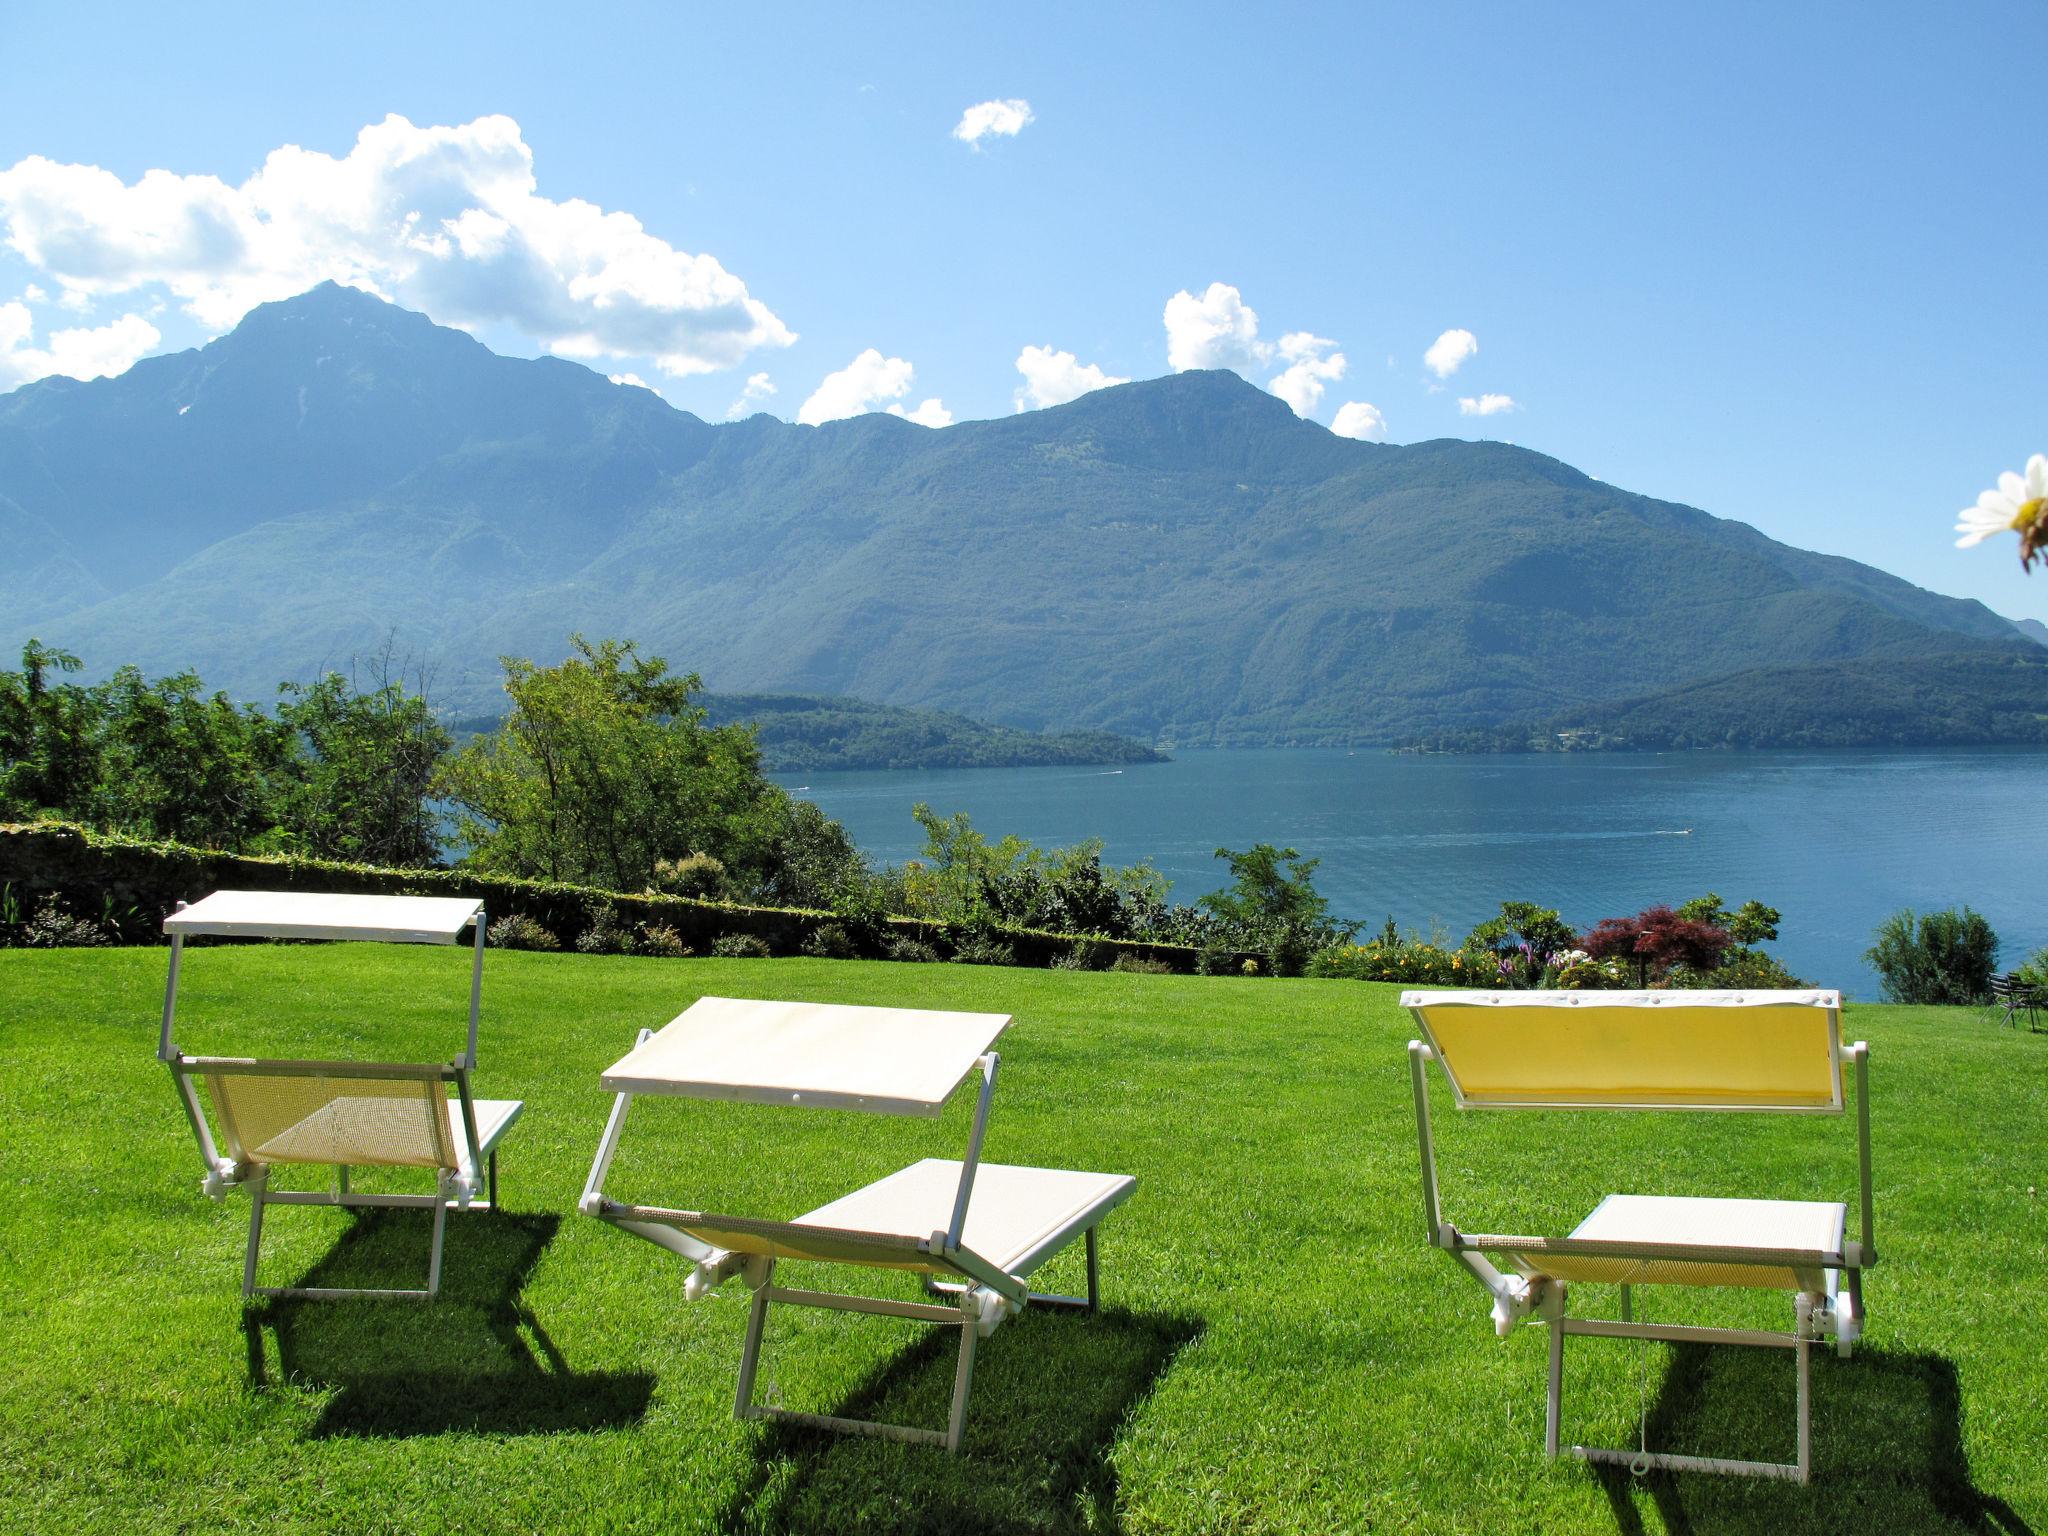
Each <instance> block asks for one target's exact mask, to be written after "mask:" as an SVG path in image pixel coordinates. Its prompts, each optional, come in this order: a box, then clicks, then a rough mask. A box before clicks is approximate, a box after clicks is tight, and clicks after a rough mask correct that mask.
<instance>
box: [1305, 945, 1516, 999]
mask: <svg viewBox="0 0 2048 1536" xmlns="http://www.w3.org/2000/svg"><path fill="white" fill-rule="evenodd" d="M1475 969H1477V968H1476V967H1475V966H1473V965H1472V964H1470V963H1469V962H1468V961H1467V960H1466V959H1465V957H1464V956H1463V955H1462V954H1459V953H1458V952H1456V951H1454V950H1449V949H1446V948H1444V947H1443V946H1442V945H1440V944H1430V943H1425V942H1422V941H1419V940H1404V939H1402V938H1401V936H1400V935H1399V934H1398V933H1396V934H1395V935H1394V937H1393V938H1392V939H1391V940H1390V939H1388V938H1387V936H1386V935H1385V934H1384V933H1383V934H1382V935H1381V936H1380V937H1379V938H1376V939H1374V940H1373V941H1372V942H1371V943H1370V944H1332V945H1330V946H1329V947H1328V948H1326V949H1319V950H1317V951H1316V953H1315V954H1314V955H1312V956H1310V957H1309V963H1308V970H1307V974H1308V975H1310V976H1324V977H1329V978H1332V979H1339V980H1346V981H1392V982H1400V983H1402V984H1404V985H1407V986H1423V987H1458V986H1468V985H1471V984H1472V983H1473V982H1474V981H1475V980H1477V981H1481V982H1491V981H1493V980H1494V977H1493V975H1492V974H1491V971H1490V970H1489V971H1488V973H1487V974H1485V975H1482V976H1478V977H1475V976H1474V975H1473V972H1474V970H1475Z"/></svg>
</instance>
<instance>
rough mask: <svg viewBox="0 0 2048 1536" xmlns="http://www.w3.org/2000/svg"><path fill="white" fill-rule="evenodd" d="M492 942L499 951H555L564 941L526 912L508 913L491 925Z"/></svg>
mask: <svg viewBox="0 0 2048 1536" xmlns="http://www.w3.org/2000/svg"><path fill="white" fill-rule="evenodd" d="M490 940H491V944H492V946H493V947H494V948H497V949H538V950H542V951H553V950H557V949H560V948H561V947H562V941H561V940H560V939H558V938H556V937H555V936H554V935H553V934H552V933H549V932H548V931H547V929H545V928H543V927H541V925H540V924H539V923H538V922H536V921H535V920H534V919H532V918H530V917H528V916H527V915H526V914H525V913H524V912H507V913H506V914H505V915H504V916H503V917H501V918H499V919H498V920H497V921H496V922H494V923H492V924H491V927H490Z"/></svg>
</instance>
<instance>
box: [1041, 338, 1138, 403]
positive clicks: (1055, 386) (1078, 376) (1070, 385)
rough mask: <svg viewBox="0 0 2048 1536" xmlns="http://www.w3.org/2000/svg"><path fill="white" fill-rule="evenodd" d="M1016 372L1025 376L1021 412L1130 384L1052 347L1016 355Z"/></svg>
mask: <svg viewBox="0 0 2048 1536" xmlns="http://www.w3.org/2000/svg"><path fill="white" fill-rule="evenodd" d="M1017 371H1018V372H1019V373H1021V374H1023V375H1024V385H1023V387H1022V388H1021V389H1019V390H1018V391H1017V395H1016V399H1017V409H1018V410H1020V411H1032V410H1037V409H1038V408H1039V407H1040V406H1045V405H1065V404H1066V403H1067V402H1068V401H1069V400H1078V399H1080V398H1081V397H1082V396H1083V395H1085V394H1087V393H1089V392H1090V391H1091V390H1097V389H1103V388H1106V387H1107V386H1109V385H1111V384H1128V383H1130V382H1131V381H1130V380H1129V379H1125V378H1119V377H1118V376H1117V375H1115V374H1113V373H1104V372H1103V371H1102V370H1101V369H1100V368H1098V367H1097V366H1096V365H1095V364H1093V363H1085V364H1084V363H1083V362H1082V361H1081V360H1080V359H1079V358H1077V357H1075V356H1074V354H1073V353H1071V352H1055V351H1053V349H1052V348H1051V347H1026V348H1025V349H1024V350H1023V351H1022V352H1019V353H1018V354H1017Z"/></svg>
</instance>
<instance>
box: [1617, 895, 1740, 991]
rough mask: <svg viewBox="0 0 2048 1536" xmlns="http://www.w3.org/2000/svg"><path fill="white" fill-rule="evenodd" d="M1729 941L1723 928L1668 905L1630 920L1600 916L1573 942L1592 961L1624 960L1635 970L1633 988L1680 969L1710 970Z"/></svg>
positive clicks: (1730, 941)
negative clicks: (1575, 942)
mask: <svg viewBox="0 0 2048 1536" xmlns="http://www.w3.org/2000/svg"><path fill="white" fill-rule="evenodd" d="M1734 942H1735V941H1734V939H1733V938H1732V937H1731V936H1730V935H1729V933H1728V930H1727V929H1725V928H1719V927H1716V926H1715V925H1714V924H1712V923H1708V922H1702V921H1700V920H1699V919H1698V918H1692V917H1687V916H1685V915H1684V914H1683V913H1679V912H1674V911H1672V909H1671V908H1669V907H1662V906H1659V907H1648V908H1645V909H1644V910H1643V911H1642V912H1641V913H1639V914H1638V915H1636V916H1635V917H1609V918H1603V919H1601V921H1600V922H1598V923H1596V924H1595V925H1594V926H1593V927H1592V929H1590V930H1589V931H1588V932H1587V934H1586V936H1585V937H1584V938H1582V939H1580V940H1579V947H1580V948H1581V949H1583V950H1585V951H1586V953H1587V954H1589V955H1591V956H1592V957H1593V958H1594V959H1596V960H1627V961H1630V962H1632V963H1633V964H1634V965H1635V968H1636V983H1637V985H1638V986H1648V985H1649V983H1650V978H1651V977H1652V976H1657V977H1663V976H1666V975H1668V974H1669V973H1670V972H1671V971H1672V970H1673V969H1675V968H1677V967H1680V966H1683V967H1684V968H1685V969H1686V970H1688V971H1694V972H1701V971H1711V970H1713V969H1714V967H1716V966H1717V965H1719V964H1720V963H1721V957H1722V956H1723V955H1724V954H1726V953H1727V951H1728V947H1729V946H1730V945H1731V944H1733V943H1734Z"/></svg>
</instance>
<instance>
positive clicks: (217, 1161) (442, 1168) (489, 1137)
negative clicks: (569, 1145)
mask: <svg viewBox="0 0 2048 1536" xmlns="http://www.w3.org/2000/svg"><path fill="white" fill-rule="evenodd" d="M472 926H473V927H474V928H475V930H476V940H475V949H474V956H473V959H472V961H471V966H470V981H469V1046H468V1049H467V1050H465V1051H464V1052H463V1054H462V1055H461V1056H459V1057H457V1058H456V1059H455V1060H454V1061H452V1062H446V1063H440V1062H368V1061H298V1060H273V1059H258V1058H254V1057H241V1056H187V1055H186V1054H185V1053H184V1052H182V1051H181V1050H179V1049H178V1047H177V1045H176V1044H175V1043H174V1042H173V1040H172V1038H171V1032H172V1028H173V1025H174V1023H175V1021H176V1018H177V1010H178V976H179V970H180V966H181V962H182V960H183V957H184V949H185V940H186V939H188V938H190V937H193V936H195V935H199V934H211V935H217V936H222V937H236V938H269V939H356V940H372V941H383V942H385V943H394V944H453V943H455V942H456V941H457V939H459V938H460V937H461V935H462V932H463V930H464V929H465V928H470V927H472ZM164 932H166V933H168V934H169V935H170V937H171V969H170V979H169V981H168V982H167V983H166V984H165V987H164V1023H163V1033H162V1036H161V1037H160V1038H159V1040H158V1042H157V1056H158V1058H159V1059H160V1060H162V1061H163V1062H164V1064H165V1065H166V1066H168V1067H169V1068H170V1069H171V1077H172V1079H173V1080H174V1081H175V1082H176V1083H177V1085H178V1098H179V1101H180V1102H181V1103H182V1104H183V1105H184V1106H185V1114H186V1117H187V1119H189V1120H190V1121H191V1124H192V1134H193V1137H194V1138H195V1139H196V1140H197V1142H198V1143H199V1156H200V1158H201V1160H202V1161H203V1162H204V1163H205V1165H206V1178H205V1181H204V1183H203V1185H202V1187H203V1188H204V1189H205V1191H206V1193H207V1194H209V1195H211V1196H213V1198H214V1199H216V1200H224V1199H226V1198H227V1195H228V1192H229V1190H231V1189H233V1188H235V1187H236V1186H238V1185H239V1186H240V1187H242V1188H244V1189H246V1190H248V1192H249V1244H248V1249H247V1252H246V1253H245V1255H244V1257H243V1261H242V1294H243V1296H245V1297H253V1296H297V1297H306V1298H311V1299H315V1300H332V1299H337V1298H342V1297H393V1298H405V1299H409V1300H426V1299H429V1298H431V1297H433V1296H435V1295H437V1294H439V1292H440V1289H441V1238H442V1228H443V1226H444V1224H445V1222H446V1220H447V1215H448V1208H449V1207H450V1206H451V1205H452V1206H455V1207H457V1208H460V1209H483V1210H488V1209H490V1208H491V1206H493V1205H495V1204H496V1203H497V1198H498V1143H499V1142H500V1141H501V1140H502V1139H503V1138H504V1136H505V1133H506V1132H507V1131H509V1130H510V1129H511V1128H512V1124H513V1122H514V1121H516V1120H517V1119H518V1118H519V1113H520V1111H521V1110H522V1109H523V1108H524V1107H525V1106H524V1105H523V1104H521V1103H519V1102H518V1101H517V1100H513V1099H477V1098H473V1097H471V1095H470V1089H469V1074H470V1072H471V1071H472V1069H474V1068H475V1066H476V1030H477V1015H478V1010H479V1007H480V1005H481V1003H482V998H483V975H484V969H483V967H484V909H483V908H482V906H480V905H479V904H478V903H476V902H474V901H468V900H463V899H460V898H456V897H444V896H352V895H329V894H325V893H319V892H305V891H215V892H214V893H213V894H212V895H211V896H208V897H206V898H205V899H204V900H203V901H199V902H196V903H194V904H192V905H190V906H187V905H186V904H185V903H183V902H180V903H179V904H178V910H177V911H176V912H174V913H172V914H171V916H170V917H168V918H166V919H165V920H164ZM201 1083H204V1084H205V1087H206V1096H207V1098H208V1100H210V1102H211V1103H212V1105H213V1118H214V1121H215V1123H216V1124H217V1125H218V1127H219V1132H220V1139H219V1140H218V1141H216V1140H215V1139H214V1132H213V1129H212V1128H211V1127H209V1125H208V1123H207V1117H206V1113H205V1111H204V1110H203V1109H202V1108H201V1107H200V1098H199V1086H198V1085H199V1084H201ZM450 1084H453V1085H454V1088H455V1093H454V1097H453V1098H452V1099H451V1098H450V1096H449V1092H448V1088H449V1085H450ZM274 1163H320V1164H327V1165H331V1166H332V1167H333V1168H334V1170H335V1187H334V1188H333V1190H331V1191H302V1190H273V1189H271V1188H270V1177H269V1175H270V1167H271V1165H272V1164H274ZM351 1167H378V1168H431V1169H433V1170H435V1177H436V1189H435V1192H434V1193H433V1194H431V1195H372V1194H359V1193H356V1192H354V1191H352V1190H350V1188H349V1178H348V1176H349V1169H350V1168H351ZM486 1185H488V1192H489V1199H488V1200H487V1201H478V1200H477V1199H476V1198H475V1196H476V1195H477V1194H478V1193H479V1192H480V1191H482V1190H483V1189H484V1188H485V1187H486ZM267 1205H343V1206H350V1207H365V1206H411V1207H419V1208H423V1209H431V1210H432V1211H433V1213H434V1234H433V1243H432V1249H431V1252H430V1254H429V1257H428V1261H427V1286H426V1289H425V1290H356V1289H344V1288H337V1287H324V1286H309V1287H287V1286H259V1285H258V1284H257V1283H256V1258H257V1251H258V1249H259V1247H260V1246H261V1243H262V1240H263V1210H264V1207H265V1206H267Z"/></svg>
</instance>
